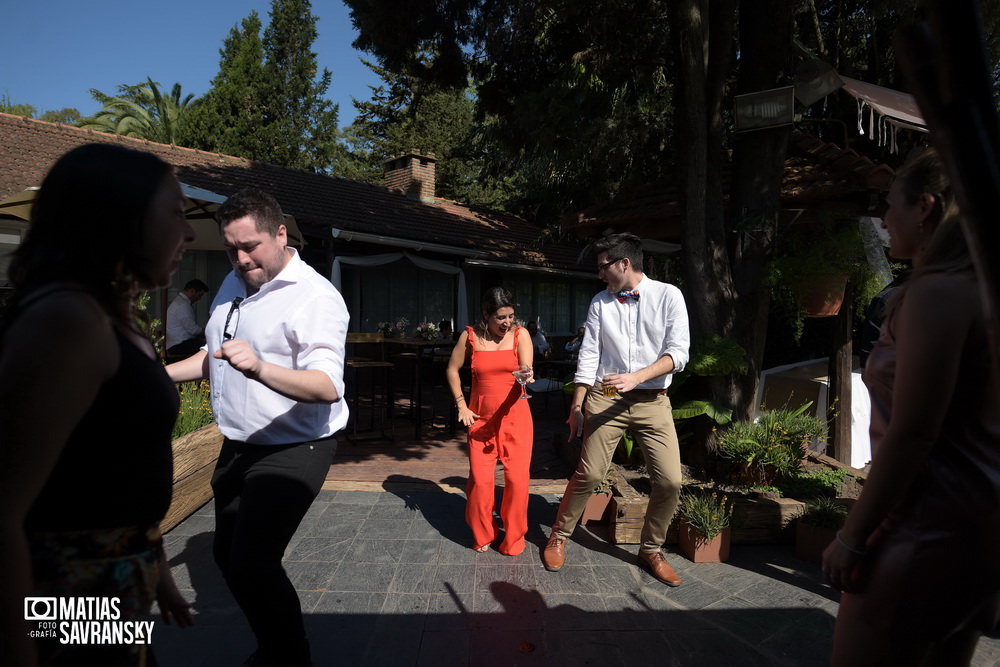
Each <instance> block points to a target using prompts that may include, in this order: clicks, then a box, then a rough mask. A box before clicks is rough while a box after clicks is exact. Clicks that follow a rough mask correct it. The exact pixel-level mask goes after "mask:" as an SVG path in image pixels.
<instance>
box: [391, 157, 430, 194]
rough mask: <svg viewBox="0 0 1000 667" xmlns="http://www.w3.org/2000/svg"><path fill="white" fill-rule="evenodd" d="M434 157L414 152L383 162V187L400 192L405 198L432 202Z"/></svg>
mask: <svg viewBox="0 0 1000 667" xmlns="http://www.w3.org/2000/svg"><path fill="white" fill-rule="evenodd" d="M434 162H435V159H434V155H433V154H431V155H420V154H419V153H417V152H415V151H411V152H409V153H404V154H403V155H399V156H396V157H394V158H389V159H388V160H386V161H385V164H384V169H385V187H387V188H391V189H394V190H402V191H403V192H405V193H406V196H407V197H410V198H411V199H419V200H420V201H433V200H434Z"/></svg>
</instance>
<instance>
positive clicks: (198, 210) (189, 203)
mask: <svg viewBox="0 0 1000 667" xmlns="http://www.w3.org/2000/svg"><path fill="white" fill-rule="evenodd" d="M181 191H182V192H183V193H184V199H185V203H184V211H185V215H186V216H187V219H188V221H189V222H190V223H191V226H192V227H194V231H195V235H196V238H195V240H194V242H193V243H191V244H190V245H189V246H188V249H189V250H225V248H224V247H223V246H222V239H221V238H220V237H219V227H218V225H217V224H216V222H215V217H214V216H215V212H216V211H217V210H219V206H220V205H221V204H222V202H224V201H226V198H225V197H223V196H222V195H220V194H216V193H215V192H212V191H211V190H205V189H202V188H196V187H194V186H193V185H188V184H187V183H181ZM37 195H38V188H37V187H30V188H26V189H24V190H22V191H21V192H18V193H17V194H14V195H11V196H10V197H8V198H7V199H4V200H3V201H0V215H11V216H14V217H16V218H20V219H22V220H27V221H28V222H31V207H32V205H33V204H34V201H35V197H36V196H37ZM285 227H286V229H287V230H288V243H289V245H293V246H298V247H303V246H305V244H306V243H305V239H304V238H303V236H302V232H301V231H299V226H298V224H296V222H295V218H294V217H292V216H290V215H286V216H285Z"/></svg>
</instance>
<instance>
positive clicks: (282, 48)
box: [186, 0, 343, 171]
mask: <svg viewBox="0 0 1000 667" xmlns="http://www.w3.org/2000/svg"><path fill="white" fill-rule="evenodd" d="M261 28H262V25H261V21H260V18H259V17H258V15H257V13H256V12H251V13H250V15H249V16H248V17H247V18H245V19H243V21H242V22H241V23H240V25H239V26H236V27H234V28H233V29H232V30H231V31H230V33H229V36H228V37H227V38H226V40H225V42H224V44H223V48H222V50H221V51H220V54H221V56H222V58H221V61H220V64H219V73H218V74H217V75H216V77H215V79H213V81H212V89H211V90H210V91H209V92H208V93H207V94H206V95H205V99H204V102H203V104H202V107H201V109H200V110H199V113H198V114H197V118H196V119H195V120H194V122H192V133H191V135H190V136H189V137H186V139H187V140H188V142H189V144H190V145H193V146H195V147H197V148H202V149H204V150H211V151H217V152H220V153H226V154H229V155H238V156H241V157H247V158H251V159H254V160H261V161H264V162H271V163H274V164H280V165H283V166H286V167H292V168H295V169H305V170H310V171H328V170H330V169H331V167H332V166H333V164H334V162H335V161H336V159H337V157H338V156H339V155H340V154H342V152H343V149H342V148H341V147H340V145H339V144H338V143H337V139H338V131H337V106H336V105H335V104H333V103H332V102H330V101H329V100H327V99H325V97H324V96H325V95H326V91H327V89H328V88H329V87H330V80H331V75H330V72H329V70H326V69H324V70H323V71H322V73H319V74H318V65H317V61H316V54H315V53H314V52H313V51H312V50H311V48H312V44H313V42H314V41H315V40H316V35H317V32H316V17H315V16H313V15H312V13H311V11H310V4H309V2H308V0H274V1H273V2H272V3H271V11H270V24H269V25H268V26H267V27H266V28H264V29H263V37H262V36H261Z"/></svg>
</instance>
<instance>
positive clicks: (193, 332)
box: [164, 292, 201, 350]
mask: <svg viewBox="0 0 1000 667" xmlns="http://www.w3.org/2000/svg"><path fill="white" fill-rule="evenodd" d="M200 333H201V327H200V326H198V322H197V321H195V319H194V306H193V305H191V299H189V298H188V295H187V294H185V293H184V292H181V293H179V294H178V295H177V296H176V297H174V300H173V301H171V302H170V305H169V306H167V331H166V341H165V342H164V344H165V345H166V346H167V349H168V350H169V349H170V348H172V347H173V346H174V345H177V344H178V343H183V342H184V341H186V340H187V339H189V338H195V337H196V336H198V335H199V334H200Z"/></svg>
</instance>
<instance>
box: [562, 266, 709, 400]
mask: <svg viewBox="0 0 1000 667" xmlns="http://www.w3.org/2000/svg"><path fill="white" fill-rule="evenodd" d="M635 289H636V290H638V292H639V300H638V301H636V300H635V299H628V300H626V301H625V302H624V303H620V302H619V301H618V298H617V297H616V296H615V295H614V294H612V293H611V292H609V291H608V290H604V291H602V292H600V293H599V294H598V295H597V296H595V297H594V298H593V300H592V301H591V302H590V308H589V309H588V311H587V322H586V324H585V325H584V326H585V333H584V335H583V343H581V344H580V355H579V357H578V358H577V363H576V375H575V376H574V378H573V381H574V382H575V383H577V384H586V385H593V384H594V383H595V382H597V380H598V379H599V378H598V370H599V369H601V368H609V367H610V368H619V369H621V370H622V372H626V373H634V372H635V371H638V370H641V369H643V368H646V367H648V366H651V365H652V364H653V363H655V362H656V361H657V360H658V359H660V358H661V357H662V356H663V355H665V354H669V355H670V357H671V358H672V359H673V360H674V373H679V372H680V371H682V370H684V366H685V365H687V362H688V348H689V347H690V346H691V335H690V333H689V331H688V313H687V306H685V304H684V296H683V295H682V294H681V291H680V290H679V289H677V288H676V287H674V286H673V285H669V284H667V283H661V282H659V281H657V280H653V279H652V278H648V277H646V276H645V275H643V277H642V279H641V280H640V281H639V284H638V285H636V287H635ZM671 375H672V374H670V373H668V374H666V375H660V376H659V377H655V378H652V379H650V380H647V381H646V382H643V383H642V384H640V385H638V387H637V388H639V389H666V388H667V387H669V386H670V381H671Z"/></svg>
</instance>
